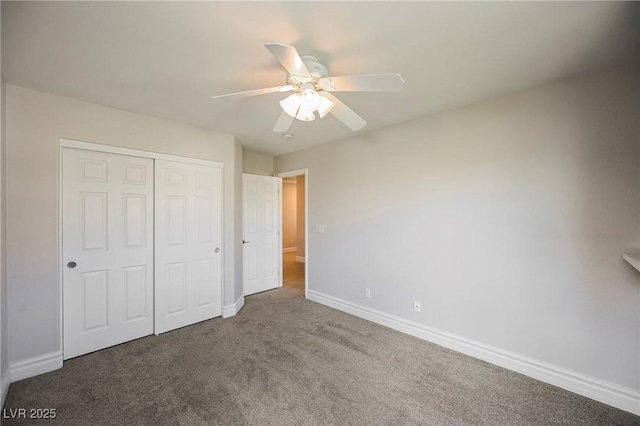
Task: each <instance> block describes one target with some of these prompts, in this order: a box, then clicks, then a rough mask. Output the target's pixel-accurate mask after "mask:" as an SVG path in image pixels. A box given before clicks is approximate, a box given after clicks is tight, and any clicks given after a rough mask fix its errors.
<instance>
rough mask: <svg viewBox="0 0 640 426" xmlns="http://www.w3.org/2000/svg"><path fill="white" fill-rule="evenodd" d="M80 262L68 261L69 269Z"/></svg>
mask: <svg viewBox="0 0 640 426" xmlns="http://www.w3.org/2000/svg"><path fill="white" fill-rule="evenodd" d="M77 265H78V264H77V263H76V262H69V263H67V268H69V269H73V268H75V267H76V266H77Z"/></svg>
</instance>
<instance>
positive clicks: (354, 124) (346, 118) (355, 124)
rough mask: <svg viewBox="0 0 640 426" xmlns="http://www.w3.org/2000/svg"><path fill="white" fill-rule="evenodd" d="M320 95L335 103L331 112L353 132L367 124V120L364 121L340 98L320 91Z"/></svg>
mask: <svg viewBox="0 0 640 426" xmlns="http://www.w3.org/2000/svg"><path fill="white" fill-rule="evenodd" d="M320 95H322V96H324V97H325V98H327V99H329V100H330V101H331V102H333V103H334V104H335V105H334V106H333V108H331V114H333V115H335V116H336V118H337V119H338V120H340V121H342V122H343V123H344V125H345V126H347V127H348V128H350V129H351V130H353V131H354V132H355V131H356V130H360V129H362V128H363V127H364V126H366V125H367V122H366V121H364V119H363V118H362V117H360V116H359V115H358V114H356V113H355V112H353V110H352V109H351V108H349V107H348V106H346V105H345V104H343V103H342V102H340V100H338V98H336V97H335V96H333V95H332V94H331V93H329V92H324V91H322V92H320Z"/></svg>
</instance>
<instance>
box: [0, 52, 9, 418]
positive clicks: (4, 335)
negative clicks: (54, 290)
mask: <svg viewBox="0 0 640 426" xmlns="http://www.w3.org/2000/svg"><path fill="white" fill-rule="evenodd" d="M0 44H1V43H0ZM1 57H2V55H1V54H0V58H1ZM0 69H2V66H1V62H0ZM0 80H1V81H0V384H3V383H5V381H8V380H9V376H8V375H7V373H8V372H9V361H8V350H7V341H8V330H7V223H6V220H5V219H6V217H7V214H6V211H7V210H6V209H7V191H6V190H5V185H6V182H7V178H6V177H7V176H6V170H7V167H6V146H7V144H6V129H7V126H6V111H7V108H6V104H7V102H6V101H7V96H6V95H7V85H6V83H5V81H4V77H0ZM1 391H2V389H1V388H0V392H1ZM1 397H2V395H1V394H0V398H1ZM3 402H4V401H0V405H2V403H3ZM0 408H2V407H0Z"/></svg>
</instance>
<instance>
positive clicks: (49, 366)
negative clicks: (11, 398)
mask: <svg viewBox="0 0 640 426" xmlns="http://www.w3.org/2000/svg"><path fill="white" fill-rule="evenodd" d="M58 368H62V352H61V351H58V352H52V353H50V354H46V355H41V356H37V357H33V358H29V359H26V360H24V361H17V362H12V363H11V364H9V377H10V380H11V383H13V382H17V381H18V380H22V379H28V378H29V377H33V376H37V375H39V374H44V373H48V372H50V371H53V370H57V369H58Z"/></svg>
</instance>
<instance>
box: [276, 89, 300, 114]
mask: <svg viewBox="0 0 640 426" xmlns="http://www.w3.org/2000/svg"><path fill="white" fill-rule="evenodd" d="M300 102H301V98H300V95H299V94H298V93H294V94H293V95H291V96H288V97H286V98H285V99H283V100H281V101H280V106H281V107H282V110H283V111H284V112H285V113H287V115H289V117H295V116H296V115H297V114H298V109H299V108H300Z"/></svg>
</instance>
